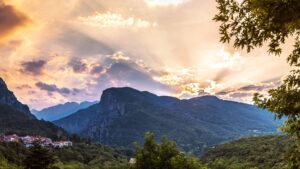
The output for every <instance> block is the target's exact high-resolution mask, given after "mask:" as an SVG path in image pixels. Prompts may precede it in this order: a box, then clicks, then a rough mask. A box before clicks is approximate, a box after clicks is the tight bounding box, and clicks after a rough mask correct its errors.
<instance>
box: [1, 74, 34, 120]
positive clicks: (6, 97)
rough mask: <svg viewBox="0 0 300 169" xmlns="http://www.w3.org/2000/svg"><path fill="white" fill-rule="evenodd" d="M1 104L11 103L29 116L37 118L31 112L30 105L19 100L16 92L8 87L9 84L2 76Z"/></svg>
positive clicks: (10, 104)
mask: <svg viewBox="0 0 300 169" xmlns="http://www.w3.org/2000/svg"><path fill="white" fill-rule="evenodd" d="M0 104H6V105H9V106H11V107H13V108H14V109H16V110H18V111H20V112H22V113H24V114H26V115H27V116H28V117H29V118H31V119H35V117H34V116H33V115H32V114H31V113H30V110H29V107H28V106H27V105H25V104H22V103H21V102H19V101H18V99H17V98H16V97H15V95H14V93H13V92H11V91H10V90H9V89H8V88H7V85H6V83H5V82H4V80H3V79H2V78H0Z"/></svg>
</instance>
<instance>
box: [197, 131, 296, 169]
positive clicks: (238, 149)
mask: <svg viewBox="0 0 300 169" xmlns="http://www.w3.org/2000/svg"><path fill="white" fill-rule="evenodd" d="M292 148H293V142H292V140H291V139H290V138H289V137H287V136H263V137H250V138H243V139H240V140H237V141H233V142H230V143H226V144H222V145H218V146H216V147H215V148H211V149H210V150H209V151H208V152H207V153H205V154H204V156H203V157H201V161H202V162H203V163H206V164H207V165H208V167H209V168H210V169H249V168H253V169H254V168H257V169H267V168H272V169H285V168H288V166H287V164H288V160H289V159H287V158H289V157H290V156H287V154H288V153H289V151H290V150H291V149H292Z"/></svg>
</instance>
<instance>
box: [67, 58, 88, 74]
mask: <svg viewBox="0 0 300 169" xmlns="http://www.w3.org/2000/svg"><path fill="white" fill-rule="evenodd" d="M69 66H71V68H72V70H73V71H74V72H75V73H83V72H85V71H87V69H88V67H87V64H86V63H85V62H84V61H82V60H78V59H76V58H75V59H72V60H71V61H70V62H69Z"/></svg>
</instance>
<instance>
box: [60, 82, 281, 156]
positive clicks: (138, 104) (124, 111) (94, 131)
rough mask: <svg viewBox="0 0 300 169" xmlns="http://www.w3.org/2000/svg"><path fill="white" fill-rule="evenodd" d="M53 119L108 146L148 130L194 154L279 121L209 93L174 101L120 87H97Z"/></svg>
mask: <svg viewBox="0 0 300 169" xmlns="http://www.w3.org/2000/svg"><path fill="white" fill-rule="evenodd" d="M54 123H55V124H56V125H58V126H60V127H62V128H64V129H65V130H66V131H68V132H70V133H76V134H79V135H81V136H83V137H87V138H90V139H92V140H93V141H95V142H100V143H103V144H108V145H112V146H125V147H128V146H129V147H130V146H132V143H133V142H135V141H138V142H142V139H143V135H144V133H145V132H147V131H150V132H154V133H155V134H156V135H157V136H158V138H159V137H161V136H162V135H166V136H167V137H168V138H170V139H173V140H175V141H176V142H177V143H178V145H179V147H181V148H182V149H183V150H184V151H186V152H193V153H196V154H199V153H202V152H203V150H204V149H205V148H206V147H208V146H211V145H215V144H218V143H222V142H225V141H228V140H233V139H237V138H239V137H242V136H248V135H260V134H267V133H274V132H276V128H277V126H278V125H279V123H280V122H277V121H274V117H273V115H272V113H270V112H268V111H265V110H262V109H259V108H257V107H255V106H253V105H249V104H244V103H238V102H233V101H227V100H221V99H219V98H217V97H215V96H203V97H197V98H192V99H185V100H180V99H177V98H174V97H168V96H157V95H155V94H152V93H150V92H145V91H138V90H135V89H132V88H128V87H125V88H110V89H107V90H105V91H103V93H102V96H101V99H100V102H99V103H98V104H95V105H92V106H90V107H88V108H86V109H82V110H79V111H78V112H76V113H74V114H72V115H70V116H68V117H65V118H62V119H60V120H57V121H54Z"/></svg>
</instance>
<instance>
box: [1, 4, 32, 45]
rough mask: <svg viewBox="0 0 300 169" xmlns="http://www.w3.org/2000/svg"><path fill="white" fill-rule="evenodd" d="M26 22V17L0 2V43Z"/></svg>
mask: <svg viewBox="0 0 300 169" xmlns="http://www.w3.org/2000/svg"><path fill="white" fill-rule="evenodd" d="M28 22H29V19H28V18H27V16H25V15H24V14H23V13H21V12H20V11H18V10H17V9H15V7H14V6H12V5H6V4H5V3H4V2H3V1H2V0H0V30H1V31H0V42H1V40H3V39H4V38H5V37H7V36H8V35H10V34H12V33H14V32H15V31H16V30H17V29H18V28H20V27H22V26H24V25H26V24H27V23H28Z"/></svg>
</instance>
